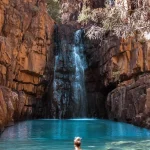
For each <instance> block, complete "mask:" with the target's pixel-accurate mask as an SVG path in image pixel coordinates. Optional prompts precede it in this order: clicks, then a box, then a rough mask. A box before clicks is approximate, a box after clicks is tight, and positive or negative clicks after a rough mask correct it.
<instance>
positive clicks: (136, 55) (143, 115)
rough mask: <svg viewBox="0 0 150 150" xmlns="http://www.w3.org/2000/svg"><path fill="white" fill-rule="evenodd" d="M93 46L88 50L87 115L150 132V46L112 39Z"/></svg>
mask: <svg viewBox="0 0 150 150" xmlns="http://www.w3.org/2000/svg"><path fill="white" fill-rule="evenodd" d="M94 42H95V43H94ZM94 42H93V44H91V45H92V46H89V47H88V50H87V58H88V62H89V68H88V70H87V71H86V76H87V80H86V83H87V91H88V92H87V93H88V95H89V96H88V97H89V100H88V101H89V103H90V106H92V107H90V108H89V111H90V112H91V113H92V114H95V115H96V116H98V117H108V118H109V119H113V120H117V121H125V122H129V123H133V124H135V125H139V126H146V127H148V128H150V124H149V117H150V116H149V115H150V114H149V111H150V109H149V107H150V106H149V77H150V74H149V51H150V47H149V42H148V41H147V42H145V43H143V42H140V41H138V40H137V39H136V38H129V39H127V40H120V39H117V38H116V37H115V36H113V35H108V36H107V37H106V38H105V40H104V42H103V43H102V44H96V43H98V42H97V41H94Z"/></svg>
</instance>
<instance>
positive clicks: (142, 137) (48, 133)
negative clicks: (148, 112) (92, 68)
mask: <svg viewBox="0 0 150 150" xmlns="http://www.w3.org/2000/svg"><path fill="white" fill-rule="evenodd" d="M76 136H80V137H82V150H149V149H150V130H146V129H142V128H138V127H135V126H133V125H130V124H125V123H119V122H113V121H108V120H97V119H72V120H49V119H41V120H32V121H24V122H21V123H18V124H16V125H15V126H12V127H9V128H7V129H6V130H5V131H4V132H3V133H2V135H1V136H0V150H73V149H74V147H73V139H74V137H76Z"/></svg>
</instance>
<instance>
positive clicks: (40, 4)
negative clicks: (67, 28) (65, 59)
mask: <svg viewBox="0 0 150 150" xmlns="http://www.w3.org/2000/svg"><path fill="white" fill-rule="evenodd" d="M53 25H54V21H53V20H52V19H51V18H50V17H49V16H48V14H47V11H46V4H45V1H44V0H1V1H0V129H2V128H4V127H5V126H7V125H9V124H10V123H12V122H14V121H17V120H22V119H25V118H31V117H37V115H38V111H41V109H42V108H41V107H42V106H41V103H42V102H41V101H40V100H41V98H42V95H43V93H44V90H45V88H46V85H48V82H50V81H51V80H52V75H53V50H52V47H53V41H52V34H53ZM35 110H36V114H35Z"/></svg>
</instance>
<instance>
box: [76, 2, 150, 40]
mask: <svg viewBox="0 0 150 150" xmlns="http://www.w3.org/2000/svg"><path fill="white" fill-rule="evenodd" d="M78 22H80V23H82V24H88V23H89V22H90V24H91V23H92V26H90V28H89V29H88V30H87V36H88V37H89V38H90V39H102V38H103V36H104V35H105V34H106V33H107V32H108V31H113V33H114V34H115V35H117V36H118V37H122V38H127V37H130V36H135V35H136V36H138V39H140V40H143V39H144V35H145V34H147V33H150V7H149V6H148V5H147V0H142V1H141V3H140V4H139V3H138V4H137V3H135V2H134V3H133V2H132V3H130V5H129V4H125V1H120V2H119V3H118V4H116V5H113V6H112V5H108V4H106V7H105V8H98V9H94V10H91V9H90V8H89V7H88V8H87V7H83V9H82V11H81V13H80V15H79V17H78Z"/></svg>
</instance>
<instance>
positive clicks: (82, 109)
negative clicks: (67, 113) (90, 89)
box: [73, 29, 87, 117]
mask: <svg viewBox="0 0 150 150" xmlns="http://www.w3.org/2000/svg"><path fill="white" fill-rule="evenodd" d="M73 56H74V63H75V81H74V85H73V87H74V97H75V101H76V103H77V108H76V111H75V116H78V117H86V115H87V110H86V109H87V106H86V105H87V102H86V90H85V79H84V70H85V68H86V67H87V64H86V59H85V56H84V43H83V30H82V29H81V30H77V31H76V32H75V35H74V46H73Z"/></svg>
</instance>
